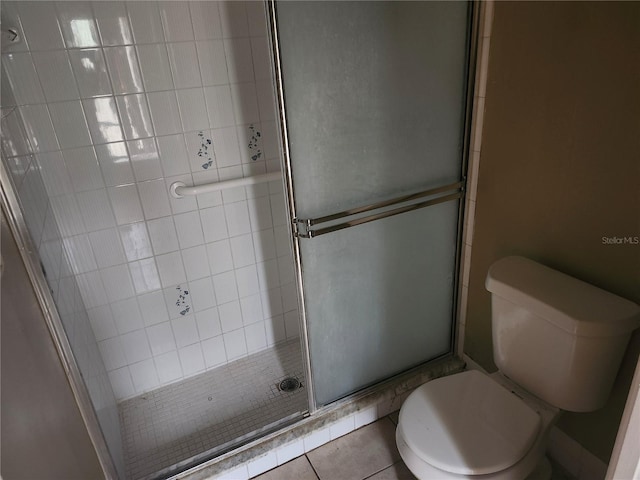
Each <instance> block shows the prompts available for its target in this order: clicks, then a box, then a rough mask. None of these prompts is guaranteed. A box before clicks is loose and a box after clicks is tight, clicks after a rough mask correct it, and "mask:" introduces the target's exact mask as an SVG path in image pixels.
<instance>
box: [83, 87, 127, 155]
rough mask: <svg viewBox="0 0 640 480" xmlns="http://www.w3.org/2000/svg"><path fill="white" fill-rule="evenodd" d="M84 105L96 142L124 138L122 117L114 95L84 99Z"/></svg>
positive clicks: (90, 130) (114, 140)
mask: <svg viewBox="0 0 640 480" xmlns="http://www.w3.org/2000/svg"><path fill="white" fill-rule="evenodd" d="M82 107H83V108H84V114H85V116H86V118H87V124H88V125H89V132H90V133H91V138H92V139H93V143H94V144H100V143H110V142H119V141H120V140H123V138H124V137H123V135H122V128H121V126H120V117H119V116H118V110H117V108H116V102H115V101H114V99H113V98H112V97H100V98H91V99H86V100H83V101H82Z"/></svg>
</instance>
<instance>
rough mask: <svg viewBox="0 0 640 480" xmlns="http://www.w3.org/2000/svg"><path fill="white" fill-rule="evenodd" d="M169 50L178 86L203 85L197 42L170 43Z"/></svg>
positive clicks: (175, 83)
mask: <svg viewBox="0 0 640 480" xmlns="http://www.w3.org/2000/svg"><path fill="white" fill-rule="evenodd" d="M167 50H168V52H169V64H170V65H171V72H172V74H173V83H174V85H175V86H176V88H177V89H181V88H192V87H199V86H201V85H202V82H201V80H200V69H199V67H198V55H197V53H196V44H195V43H194V42H180V43H168V44H167Z"/></svg>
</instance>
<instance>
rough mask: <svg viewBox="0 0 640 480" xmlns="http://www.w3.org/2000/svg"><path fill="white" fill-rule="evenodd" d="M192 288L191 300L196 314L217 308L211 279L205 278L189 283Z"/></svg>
mask: <svg viewBox="0 0 640 480" xmlns="http://www.w3.org/2000/svg"><path fill="white" fill-rule="evenodd" d="M189 286H190V288H191V290H190V293H191V300H192V302H193V308H194V311H196V312H201V311H203V310H207V309H209V308H211V307H215V306H216V296H215V294H214V290H213V285H212V283H211V278H209V277H205V278H201V279H199V280H194V281H192V282H189Z"/></svg>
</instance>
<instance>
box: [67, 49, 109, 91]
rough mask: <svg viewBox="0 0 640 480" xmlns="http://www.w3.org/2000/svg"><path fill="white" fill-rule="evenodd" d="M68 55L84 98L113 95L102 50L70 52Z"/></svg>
mask: <svg viewBox="0 0 640 480" xmlns="http://www.w3.org/2000/svg"><path fill="white" fill-rule="evenodd" d="M68 53H69V59H70V60H71V66H72V68H73V72H74V73H75V77H76V80H77V82H78V88H79V89H80V96H81V97H82V98H86V97H95V96H98V95H109V94H111V93H112V90H111V82H110V81H109V75H108V74H107V64H106V62H105V59H104V55H103V54H102V49H99V48H87V49H82V50H69V51H68Z"/></svg>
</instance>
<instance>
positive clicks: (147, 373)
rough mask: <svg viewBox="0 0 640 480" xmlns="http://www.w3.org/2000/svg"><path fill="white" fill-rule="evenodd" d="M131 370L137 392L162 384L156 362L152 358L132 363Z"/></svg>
mask: <svg viewBox="0 0 640 480" xmlns="http://www.w3.org/2000/svg"><path fill="white" fill-rule="evenodd" d="M129 371H130V372H131V378H132V380H133V386H134V387H135V389H136V392H137V393H142V392H147V391H149V390H152V389H154V388H155V387H157V386H158V385H159V384H160V380H159V379H158V373H157V371H156V367H155V364H154V363H153V359H151V358H149V359H147V360H143V361H142V362H139V363H135V364H133V365H130V366H129Z"/></svg>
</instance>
